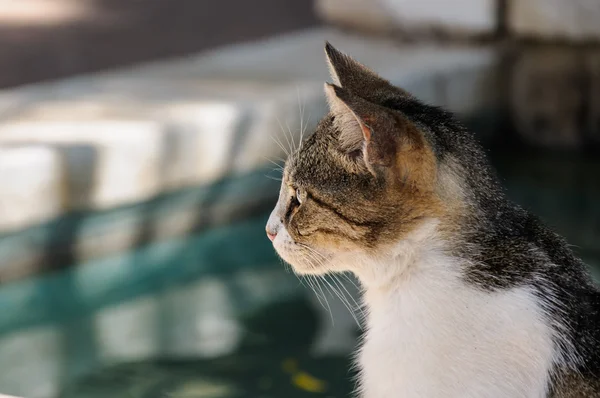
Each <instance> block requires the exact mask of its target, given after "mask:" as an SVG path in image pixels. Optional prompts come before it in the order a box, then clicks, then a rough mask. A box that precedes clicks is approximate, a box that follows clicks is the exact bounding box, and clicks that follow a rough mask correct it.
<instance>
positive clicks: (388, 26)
mask: <svg viewBox="0 0 600 398" xmlns="http://www.w3.org/2000/svg"><path fill="white" fill-rule="evenodd" d="M316 9H317V12H318V14H319V15H320V16H321V17H322V18H324V19H325V20H326V21H329V22H332V23H335V24H341V25H344V26H348V27H352V28H359V29H363V30H369V31H376V32H380V33H387V34H389V33H394V34H396V33H399V32H400V33H402V35H403V36H405V37H406V36H408V37H410V38H415V37H417V38H418V37H430V36H431V35H432V34H433V35H435V36H436V37H439V36H440V35H441V36H445V37H462V38H465V37H496V38H506V37H509V38H516V39H535V40H542V41H545V40H556V39H559V40H566V41H596V42H597V41H599V40H600V24H599V23H598V20H600V2H598V1H597V0H453V1H444V0H422V1H413V0H351V1H348V0H317V2H316Z"/></svg>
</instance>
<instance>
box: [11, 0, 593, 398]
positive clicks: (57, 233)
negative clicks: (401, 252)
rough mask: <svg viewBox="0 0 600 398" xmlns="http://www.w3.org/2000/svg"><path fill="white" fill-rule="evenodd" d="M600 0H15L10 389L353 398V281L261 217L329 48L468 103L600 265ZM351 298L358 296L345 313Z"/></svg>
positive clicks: (435, 99)
mask: <svg viewBox="0 0 600 398" xmlns="http://www.w3.org/2000/svg"><path fill="white" fill-rule="evenodd" d="M599 20H600V2H598V1H597V0H552V1H548V0H454V1H446V0H418V1H417V0H287V1H277V0H254V1H251V2H248V1H242V0H221V1H218V2H216V1H205V0H0V307H1V308H2V311H1V312H0V393H5V394H11V395H18V396H20V397H28V398H58V397H61V398H67V397H69V398H70V397H78V398H92V397H94V398H99V397H132V398H138V397H139V398H142V397H143V398H154V397H156V398H158V397H174V398H183V397H201V398H237V397H248V398H267V397H272V398H279V397H286V398H288V397H289V398H294V397H309V396H321V397H329V398H332V397H346V396H348V395H349V393H350V391H351V390H352V386H353V382H352V376H353V374H352V371H351V370H350V366H349V365H350V359H349V358H350V354H351V353H352V351H353V349H354V347H355V342H356V338H357V336H359V335H360V327H359V326H358V325H357V322H356V321H355V319H354V318H355V317H357V318H360V316H361V314H360V311H359V310H357V309H356V301H357V300H358V294H357V288H356V286H355V281H353V280H352V279H351V278H350V277H348V278H345V277H344V278H338V279H332V278H329V279H326V280H322V281H318V282H317V281H311V280H300V279H298V278H297V277H296V276H294V275H293V274H292V273H291V272H290V271H289V269H287V267H286V266H285V265H284V264H282V263H281V262H280V261H279V260H278V259H277V257H276V255H275V253H274V251H273V249H272V247H271V245H270V242H269V241H268V239H266V237H265V233H264V224H265V221H266V218H267V216H268V213H269V212H270V210H271V207H272V206H273V204H274V203H275V201H276V196H277V191H278V183H279V181H277V178H278V172H277V165H278V164H281V162H282V159H283V158H285V152H286V151H287V150H289V149H290V148H291V147H293V146H294V145H298V142H299V139H300V136H301V134H302V133H304V136H306V134H310V132H311V130H312V129H313V128H314V126H315V124H316V123H317V121H318V120H319V119H320V117H321V116H322V115H323V114H324V112H325V111H326V104H325V101H324V98H323V95H322V84H323V81H325V80H328V71H327V67H326V64H325V60H324V55H323V44H324V41H325V40H329V41H330V42H331V43H332V44H333V45H334V46H336V47H337V48H339V49H340V50H342V51H344V52H346V53H348V54H351V55H352V56H354V57H355V58H357V59H358V60H360V61H361V62H363V63H365V64H367V65H369V66H370V67H372V69H374V70H376V71H378V72H379V73H381V74H382V75H384V76H385V77H386V78H389V79H390V80H392V81H393V82H394V83H396V84H398V85H401V86H402V87H404V88H406V89H407V90H409V91H411V92H413V93H414V94H415V95H416V96H418V97H419V98H421V99H422V100H424V101H426V102H429V103H433V104H436V105H441V106H444V107H447V108H449V109H451V110H452V111H454V112H456V113H457V115H458V117H459V118H460V119H461V120H462V121H463V122H464V123H466V124H467V125H468V126H469V127H470V128H471V129H473V130H474V131H475V132H476V133H477V135H478V137H479V138H480V140H481V142H482V143H483V144H484V145H485V146H486V148H487V149H488V151H489V154H490V156H491V158H492V161H493V163H494V165H495V167H496V168H497V170H498V172H499V174H500V176H501V177H502V180H503V182H504V183H505V186H506V188H507V190H508V192H509V194H510V196H511V197H512V198H513V199H514V200H516V201H517V202H519V203H520V204H521V205H523V206H525V207H526V208H528V209H530V210H532V211H533V212H535V213H536V214H538V215H539V216H541V217H542V218H543V219H544V220H545V221H546V222H547V223H548V224H550V225H551V226H552V227H554V228H555V229H556V230H557V231H558V232H560V233H561V234H563V235H565V236H566V237H567V238H568V240H569V242H570V243H571V244H572V245H573V247H574V250H576V251H577V253H578V254H579V255H580V256H582V257H583V258H584V259H585V261H586V262H587V263H588V264H589V265H590V267H591V269H592V271H593V273H594V275H600V273H599V271H600V244H599V243H600V177H599V175H600V158H599V154H600V150H599V148H600V46H599V45H598V43H600V24H598V21H599ZM347 307H348V308H347Z"/></svg>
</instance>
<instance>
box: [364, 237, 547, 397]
mask: <svg viewBox="0 0 600 398" xmlns="http://www.w3.org/2000/svg"><path fill="white" fill-rule="evenodd" d="M413 260H415V262H414V263H413V264H411V265H410V269H407V270H408V272H407V273H406V275H405V277H403V278H401V279H397V280H395V281H394V283H393V284H388V285H385V286H383V285H378V284H376V283H375V284H372V285H371V287H369V283H372V282H374V281H367V286H366V288H367V291H366V294H365V302H366V305H367V308H368V312H369V315H368V322H367V333H366V336H365V342H364V345H363V347H362V349H361V350H360V353H359V356H358V364H359V366H360V368H361V370H362V374H361V378H360V391H361V397H364V398H398V397H402V398H417V397H418V398H423V397H444V398H455V397H456V398H458V397H460V398H486V397H489V398H506V397H527V398H543V397H545V396H546V393H547V386H548V381H549V375H550V371H551V369H552V365H553V363H554V361H556V360H557V357H558V356H559V354H557V353H556V352H555V348H554V344H553V331H552V329H551V328H550V327H549V325H548V324H547V320H546V318H545V316H544V312H543V310H542V308H541V306H540V305H539V303H538V301H539V300H538V299H537V298H536V297H535V295H534V294H533V292H532V291H531V290H530V289H529V288H525V287H523V288H514V289H509V290H504V291H497V292H486V291H482V290H479V289H477V288H476V287H473V286H470V285H467V284H466V283H465V282H463V280H462V278H461V277H460V274H459V273H458V272H457V271H458V270H459V269H460V268H459V264H456V263H453V261H454V260H453V259H451V258H449V257H447V256H445V255H443V254H441V253H440V252H437V251H435V250H434V249H432V250H426V251H425V252H422V253H421V254H420V255H419V257H418V258H415V257H414V255H413ZM400 262H402V260H400ZM383 266H384V264H377V267H378V268H381V267H383ZM396 266H397V264H387V267H388V268H390V267H391V268H394V267H396ZM405 268H406V267H405Z"/></svg>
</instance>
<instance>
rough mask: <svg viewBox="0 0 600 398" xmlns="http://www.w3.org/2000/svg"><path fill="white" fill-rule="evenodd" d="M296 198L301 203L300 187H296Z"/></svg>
mask: <svg viewBox="0 0 600 398" xmlns="http://www.w3.org/2000/svg"><path fill="white" fill-rule="evenodd" d="M296 200H297V201H298V203H300V204H302V191H301V190H300V188H296Z"/></svg>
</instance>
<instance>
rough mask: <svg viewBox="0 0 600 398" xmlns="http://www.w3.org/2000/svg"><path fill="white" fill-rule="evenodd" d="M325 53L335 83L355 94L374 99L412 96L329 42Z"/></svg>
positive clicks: (326, 44)
mask: <svg viewBox="0 0 600 398" xmlns="http://www.w3.org/2000/svg"><path fill="white" fill-rule="evenodd" d="M325 55H326V56H327V64H328V65H329V73H330V75H331V79H332V80H333V83H334V84H335V85H337V86H339V87H342V88H344V89H345V90H347V91H349V92H351V93H353V94H356V95H358V96H360V97H362V98H365V99H367V100H372V101H376V100H378V99H380V98H381V97H387V96H389V95H390V94H392V95H399V96H410V94H409V93H407V92H406V91H404V90H402V89H400V88H398V87H396V86H394V85H393V84H391V83H390V82H389V81H387V80H386V79H384V78H382V77H381V76H379V75H378V74H377V73H375V72H373V71H372V70H370V69H369V68H367V67H366V66H364V65H363V64H361V63H360V62H358V61H356V60H354V59H353V58H352V57H350V56H348V55H346V54H344V53H342V52H341V51H339V50H338V49H336V48H335V47H333V46H332V45H331V44H330V43H329V42H325Z"/></svg>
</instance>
